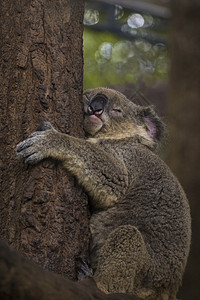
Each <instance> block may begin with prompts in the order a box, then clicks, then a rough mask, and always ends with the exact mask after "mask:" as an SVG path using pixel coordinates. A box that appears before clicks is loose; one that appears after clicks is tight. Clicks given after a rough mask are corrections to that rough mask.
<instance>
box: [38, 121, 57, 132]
mask: <svg viewBox="0 0 200 300" xmlns="http://www.w3.org/2000/svg"><path fill="white" fill-rule="evenodd" d="M45 130H55V128H54V127H53V125H51V123H50V122H43V123H42V124H41V125H39V126H38V128H37V131H45Z"/></svg>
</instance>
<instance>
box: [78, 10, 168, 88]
mask: <svg viewBox="0 0 200 300" xmlns="http://www.w3.org/2000/svg"><path fill="white" fill-rule="evenodd" d="M101 15H102V18H101ZM115 20H117V22H119V24H120V26H121V31H122V34H121V35H119V34H115V33H111V32H109V31H97V30H95V26H93V25H96V24H97V23H100V24H103V23H104V22H106V20H105V14H100V12H99V11H98V10H96V9H95V10H91V9H87V10H86V13H85V24H86V25H88V26H87V27H85V29H84V36H83V41H84V88H93V87H96V86H110V85H116V84H120V85H122V84H124V83H126V82H132V83H137V82H138V81H144V82H148V83H155V82H158V81H163V80H165V79H166V78H167V74H168V51H167V47H166V45H165V44H164V43H162V42H161V43H159V42H157V43H151V42H149V41H147V40H145V39H143V38H142V36H145V37H147V36H148V37H149V36H150V35H151V31H152V32H153V30H154V31H155V30H156V32H158V33H160V34H161V35H163V32H162V26H160V28H159V26H157V25H156V24H158V20H157V19H156V18H153V17H152V16H150V15H148V16H147V15H146V16H145V15H144V16H143V15H141V14H137V13H135V12H127V11H126V13H123V14H122V13H121V15H119V11H118V15H117V16H116V17H115ZM123 31H126V32H128V33H129V34H133V35H137V38H134V37H133V38H130V39H129V38H127V36H126V35H125V36H124V37H123ZM164 36H165V37H166V31H164Z"/></svg>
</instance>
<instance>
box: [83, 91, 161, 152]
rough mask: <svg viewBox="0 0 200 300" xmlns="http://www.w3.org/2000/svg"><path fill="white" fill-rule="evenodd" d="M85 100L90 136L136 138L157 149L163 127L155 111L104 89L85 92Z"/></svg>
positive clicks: (85, 126)
mask: <svg viewBox="0 0 200 300" xmlns="http://www.w3.org/2000/svg"><path fill="white" fill-rule="evenodd" d="M83 100H84V113H85V115H84V130H85V132H86V134H87V136H88V137H93V138H106V139H121V138H126V137H134V138H135V141H137V142H140V143H142V144H145V145H147V146H148V147H150V148H152V149H154V148H155V147H156V146H157V144H158V142H159V141H160V140H161V138H162V136H163V132H164V124H163V123H162V121H161V120H160V119H159V117H158V116H157V114H156V113H155V111H154V109H153V108H152V107H151V106H148V107H142V106H139V105H136V104H134V103H133V102H131V101H130V100H128V99H127V98H126V97H125V96H124V95H123V94H122V93H120V92H118V91H115V90H112V89H108V88H101V87H100V88H95V89H90V90H86V91H85V92H84V94H83Z"/></svg>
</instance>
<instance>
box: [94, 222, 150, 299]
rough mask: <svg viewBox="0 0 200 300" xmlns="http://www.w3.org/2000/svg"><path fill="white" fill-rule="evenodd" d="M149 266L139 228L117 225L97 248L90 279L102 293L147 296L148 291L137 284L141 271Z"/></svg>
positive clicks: (142, 272) (144, 270)
mask: <svg viewBox="0 0 200 300" xmlns="http://www.w3.org/2000/svg"><path fill="white" fill-rule="evenodd" d="M148 268H149V255H148V252H147V250H146V246H145V243H144V240H143V237H142V235H141V233H140V232H139V230H138V229H137V228H136V227H134V226H131V225H124V226H119V227H118V228H117V229H115V230H114V231H113V232H111V234H110V235H109V236H108V238H107V240H106V242H105V244H104V246H103V247H102V248H101V251H100V255H99V259H98V265H97V270H96V272H95V274H94V279H95V281H96V283H97V286H98V287H99V288H100V289H101V290H102V291H104V292H105V293H130V294H135V295H136V296H139V297H142V298H143V297H147V296H149V294H151V291H146V289H145V290H144V289H143V288H142V287H141V286H140V281H141V278H140V276H141V274H142V276H144V272H146V270H147V269H148Z"/></svg>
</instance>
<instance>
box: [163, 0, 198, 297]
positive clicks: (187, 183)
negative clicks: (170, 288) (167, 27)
mask: <svg viewBox="0 0 200 300" xmlns="http://www.w3.org/2000/svg"><path fill="white" fill-rule="evenodd" d="M172 4H173V5H172V9H173V19H172V28H171V73H170V77H171V78H170V86H171V90H170V98H169V114H168V115H169V118H170V120H169V121H170V122H169V136H170V141H169V144H168V153H169V159H168V160H169V165H170V167H171V169H172V170H173V171H174V173H175V174H176V175H177V177H178V178H179V180H180V182H181V183H182V185H183V187H184V189H185V192H186V194H187V196H188V199H189V202H190V206H191V213H192V231H193V236H192V245H191V246H192V247H191V253H190V258H189V262H188V266H187V269H186V273H185V276H184V280H183V285H182V289H181V291H180V294H179V296H178V298H180V299H184V300H190V299H200V288H199V280H200V267H199V266H200V256H199V253H200V238H199V228H200V217H199V212H200V201H199V182H200V172H199V166H200V155H199V154H200V140H199V112H200V64H199V62H200V17H199V16H200V2H199V0H184V1H181V0H176V1H172Z"/></svg>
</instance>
